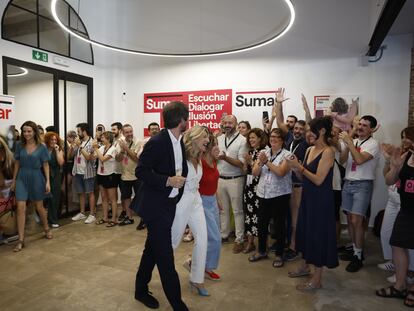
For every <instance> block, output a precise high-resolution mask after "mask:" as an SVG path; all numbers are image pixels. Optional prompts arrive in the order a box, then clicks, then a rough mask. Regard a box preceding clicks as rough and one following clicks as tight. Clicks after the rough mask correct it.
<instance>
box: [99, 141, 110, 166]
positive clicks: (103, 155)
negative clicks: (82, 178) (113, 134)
mask: <svg viewBox="0 0 414 311" xmlns="http://www.w3.org/2000/svg"><path fill="white" fill-rule="evenodd" d="M111 147H112V145H110V146H109V148H108V149H106V150H105V147H104V152H103V154H102V157H103V158H104V157H105V154H106V153H107V152H108V151H109V149H111ZM101 164H102V165H104V163H103V161H101Z"/></svg>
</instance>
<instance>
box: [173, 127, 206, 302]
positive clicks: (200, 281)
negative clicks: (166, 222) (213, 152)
mask: <svg viewBox="0 0 414 311" xmlns="http://www.w3.org/2000/svg"><path fill="white" fill-rule="evenodd" d="M183 141H184V145H185V156H186V158H187V164H188V175H187V178H186V181H185V185H184V193H183V196H182V198H181V200H180V202H178V204H177V207H176V210H175V218H174V222H173V225H172V228H171V231H172V232H171V236H172V246H173V248H174V249H176V248H177V247H178V246H179V245H180V242H181V240H182V236H183V233H184V231H185V227H186V226H187V224H188V226H189V227H190V229H191V232H192V233H193V236H194V248H193V253H192V258H191V261H190V262H187V265H189V266H190V272H191V273H190V286H191V289H192V290H193V289H194V290H196V291H197V293H198V294H199V295H200V296H209V293H208V291H207V290H206V289H205V288H204V269H205V266H206V256H207V226H206V219H205V216H204V209H203V204H202V201H201V197H200V193H199V192H198V188H199V183H200V179H201V176H202V175H203V169H202V165H201V156H202V154H203V152H205V151H206V149H207V146H208V143H209V136H208V131H207V129H205V128H203V127H201V126H195V127H193V128H191V129H189V130H188V131H187V132H185V133H184V137H183Z"/></svg>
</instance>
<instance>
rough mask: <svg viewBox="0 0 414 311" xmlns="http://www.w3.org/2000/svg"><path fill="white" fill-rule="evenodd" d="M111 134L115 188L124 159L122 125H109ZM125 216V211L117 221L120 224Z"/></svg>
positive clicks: (119, 179) (119, 123) (118, 181)
mask: <svg viewBox="0 0 414 311" xmlns="http://www.w3.org/2000/svg"><path fill="white" fill-rule="evenodd" d="M111 132H112V134H113V135H114V142H113V143H112V145H113V146H114V147H115V149H116V156H115V159H116V163H115V174H116V180H117V187H118V186H119V183H120V181H121V175H122V164H121V162H122V160H123V159H124V155H123V154H122V148H121V141H122V123H121V122H114V123H112V124H111ZM111 214H112V213H111V211H110V212H109V217H111V216H110V215H111ZM125 216H126V212H125V210H123V211H122V212H121V214H120V215H119V218H118V221H120V222H122V221H123V220H124V218H125Z"/></svg>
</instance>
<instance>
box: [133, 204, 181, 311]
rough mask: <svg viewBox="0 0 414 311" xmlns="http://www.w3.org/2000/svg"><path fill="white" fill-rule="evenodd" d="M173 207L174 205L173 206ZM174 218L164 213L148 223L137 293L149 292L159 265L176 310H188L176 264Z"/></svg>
mask: <svg viewBox="0 0 414 311" xmlns="http://www.w3.org/2000/svg"><path fill="white" fill-rule="evenodd" d="M172 208H173V207H172ZM173 220H174V218H173V217H171V216H170V215H168V216H167V215H163V216H161V217H159V218H157V219H151V220H150V221H148V222H147V223H146V224H147V230H148V235H147V240H146V242H145V249H144V252H143V254H142V257H141V262H140V265H139V268H138V272H137V276H136V280H135V293H136V294H141V293H147V292H148V283H149V282H150V281H151V276H152V270H153V269H154V266H155V265H157V267H158V271H159V274H160V278H161V283H162V287H163V289H164V293H165V295H166V296H167V299H168V301H169V303H170V304H171V306H172V307H173V310H174V311H187V310H188V308H187V306H186V305H185V304H184V302H183V301H182V299H181V287H180V280H179V278H178V274H177V271H176V270H175V266H174V253H173V249H172V244H171V226H172V223H173Z"/></svg>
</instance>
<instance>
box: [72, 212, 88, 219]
mask: <svg viewBox="0 0 414 311" xmlns="http://www.w3.org/2000/svg"><path fill="white" fill-rule="evenodd" d="M85 218H86V216H85V214H83V213H78V214H77V215H76V216H73V217H72V220H73V221H78V220H82V219H85Z"/></svg>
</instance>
